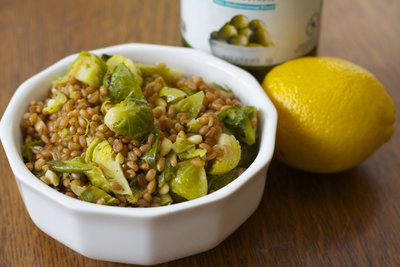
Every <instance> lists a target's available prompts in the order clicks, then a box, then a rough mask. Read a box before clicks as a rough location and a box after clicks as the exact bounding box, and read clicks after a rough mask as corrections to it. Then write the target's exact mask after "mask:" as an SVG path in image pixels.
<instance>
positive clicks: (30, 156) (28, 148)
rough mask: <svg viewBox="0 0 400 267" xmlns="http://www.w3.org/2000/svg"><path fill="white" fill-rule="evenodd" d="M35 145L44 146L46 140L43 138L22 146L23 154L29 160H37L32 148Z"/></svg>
mask: <svg viewBox="0 0 400 267" xmlns="http://www.w3.org/2000/svg"><path fill="white" fill-rule="evenodd" d="M34 146H44V142H43V141H42V140H37V141H32V142H29V143H27V144H26V145H24V147H23V148H22V156H23V157H24V159H25V160H27V161H28V162H33V161H34V160H35V155H34V154H33V152H32V148H33V147H34Z"/></svg>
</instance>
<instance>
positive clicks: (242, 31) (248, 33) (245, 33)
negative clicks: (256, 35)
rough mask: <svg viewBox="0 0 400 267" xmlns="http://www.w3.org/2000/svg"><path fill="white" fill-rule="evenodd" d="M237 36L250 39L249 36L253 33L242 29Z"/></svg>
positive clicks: (248, 29)
mask: <svg viewBox="0 0 400 267" xmlns="http://www.w3.org/2000/svg"><path fill="white" fill-rule="evenodd" d="M239 34H240V35H244V36H246V37H247V38H250V36H251V35H252V34H253V31H252V30H251V29H250V28H244V29H240V30H239Z"/></svg>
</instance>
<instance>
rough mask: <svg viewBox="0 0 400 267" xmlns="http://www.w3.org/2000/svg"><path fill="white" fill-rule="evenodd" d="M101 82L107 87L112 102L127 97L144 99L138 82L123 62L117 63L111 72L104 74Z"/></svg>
mask: <svg viewBox="0 0 400 267" xmlns="http://www.w3.org/2000/svg"><path fill="white" fill-rule="evenodd" d="M103 84H104V86H105V87H107V89H108V95H109V97H110V99H111V101H112V102H114V103H118V102H120V101H122V100H124V99H126V98H127V97H129V98H134V99H145V98H144V96H143V93H142V89H141V87H140V83H139V81H138V80H137V78H136V77H135V75H133V74H132V72H131V71H130V70H129V68H128V67H127V66H126V65H125V64H124V63H120V64H118V65H117V66H116V67H115V68H114V70H113V71H112V73H110V72H108V73H107V74H106V76H104V81H103Z"/></svg>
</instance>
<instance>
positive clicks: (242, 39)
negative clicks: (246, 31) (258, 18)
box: [229, 34, 249, 46]
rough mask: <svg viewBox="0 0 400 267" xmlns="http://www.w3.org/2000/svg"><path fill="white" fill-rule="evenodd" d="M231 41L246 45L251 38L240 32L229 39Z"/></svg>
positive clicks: (235, 43)
mask: <svg viewBox="0 0 400 267" xmlns="http://www.w3.org/2000/svg"><path fill="white" fill-rule="evenodd" d="M229 43H230V44H233V45H241V46H246V45H247V44H248V43H249V39H247V37H246V36H245V35H242V34H239V35H236V36H233V37H231V38H230V39H229Z"/></svg>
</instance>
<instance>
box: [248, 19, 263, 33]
mask: <svg viewBox="0 0 400 267" xmlns="http://www.w3.org/2000/svg"><path fill="white" fill-rule="evenodd" d="M249 27H250V29H252V30H253V31H256V30H258V29H264V30H265V29H267V25H265V23H264V21H262V20H260V19H253V20H252V21H250V24H249Z"/></svg>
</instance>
